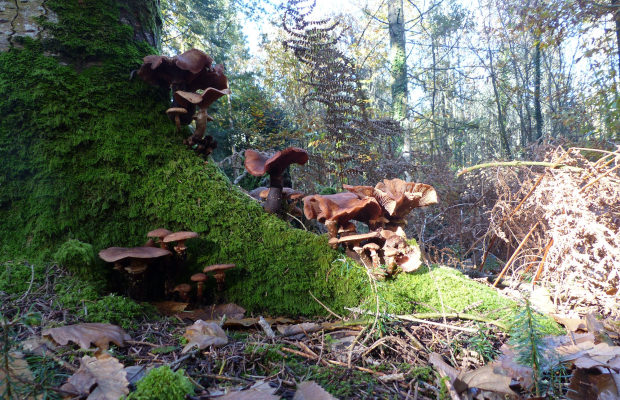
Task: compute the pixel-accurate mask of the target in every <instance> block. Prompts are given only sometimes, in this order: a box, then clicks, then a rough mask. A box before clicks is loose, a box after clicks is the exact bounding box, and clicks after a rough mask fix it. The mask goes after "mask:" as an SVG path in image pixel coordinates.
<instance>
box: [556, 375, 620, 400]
mask: <svg viewBox="0 0 620 400" xmlns="http://www.w3.org/2000/svg"><path fill="white" fill-rule="evenodd" d="M616 375H617V374H616ZM616 379H620V376H616ZM567 397H568V398H569V399H571V400H618V399H620V394H619V393H618V388H617V387H616V384H615V382H614V377H613V376H612V374H601V373H600V372H598V371H596V370H587V369H579V368H578V369H576V370H575V371H573V375H572V376H571V378H570V390H569V391H568V394H567Z"/></svg>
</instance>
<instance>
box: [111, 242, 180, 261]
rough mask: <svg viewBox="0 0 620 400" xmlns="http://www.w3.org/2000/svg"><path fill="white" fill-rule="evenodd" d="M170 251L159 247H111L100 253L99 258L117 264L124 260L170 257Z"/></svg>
mask: <svg viewBox="0 0 620 400" xmlns="http://www.w3.org/2000/svg"><path fill="white" fill-rule="evenodd" d="M170 254H171V253H170V252H169V251H168V250H165V249H160V248H159V247H148V246H142V247H132V248H127V247H110V248H107V249H104V250H101V251H100V252H99V258H101V259H102V260H103V261H105V262H117V261H121V260H124V259H130V258H133V259H140V260H150V259H154V258H159V257H163V256H167V255H170Z"/></svg>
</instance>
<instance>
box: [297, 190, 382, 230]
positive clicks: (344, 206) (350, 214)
mask: <svg viewBox="0 0 620 400" xmlns="http://www.w3.org/2000/svg"><path fill="white" fill-rule="evenodd" d="M381 213H382V210H381V206H380V205H379V203H377V201H376V200H375V199H374V198H372V197H366V198H363V199H360V198H359V197H358V196H357V195H355V194H354V193H349V192H342V193H336V194H328V195H319V194H315V195H312V196H306V197H304V214H305V215H306V218H308V219H316V220H318V221H319V222H321V223H325V222H326V221H336V222H337V223H338V225H339V226H344V225H345V224H346V223H347V222H349V221H350V220H356V221H360V222H364V223H366V224H369V225H372V224H374V223H375V222H376V221H379V220H380V219H381Z"/></svg>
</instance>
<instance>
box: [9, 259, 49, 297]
mask: <svg viewBox="0 0 620 400" xmlns="http://www.w3.org/2000/svg"><path fill="white" fill-rule="evenodd" d="M44 277H45V266H43V265H40V264H39V265H31V264H29V263H27V262H14V261H6V262H3V263H2V264H0V291H1V292H4V293H6V294H8V295H9V296H11V297H14V296H21V295H22V294H24V293H25V292H26V290H28V288H29V287H30V282H31V281H32V284H33V286H35V287H37V286H39V285H40V284H41V283H42V282H43V278H44Z"/></svg>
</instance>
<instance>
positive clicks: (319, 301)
mask: <svg viewBox="0 0 620 400" xmlns="http://www.w3.org/2000/svg"><path fill="white" fill-rule="evenodd" d="M308 293H310V296H312V298H313V299H314V301H316V302H317V303H319V304H320V305H321V306H322V307H323V308H324V309H325V310H326V311H327V312H328V313H330V314H331V315H333V316H334V317H336V318H338V319H339V320H341V321H342V320H343V319H344V318H342V317H341V316H340V315H338V314H336V313H335V312H333V311H332V310H330V308H329V307H327V306H326V305H325V304H323V303H321V300H319V299H317V298H316V297H315V296H314V295H313V294H312V292H311V291H309V290H308Z"/></svg>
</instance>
